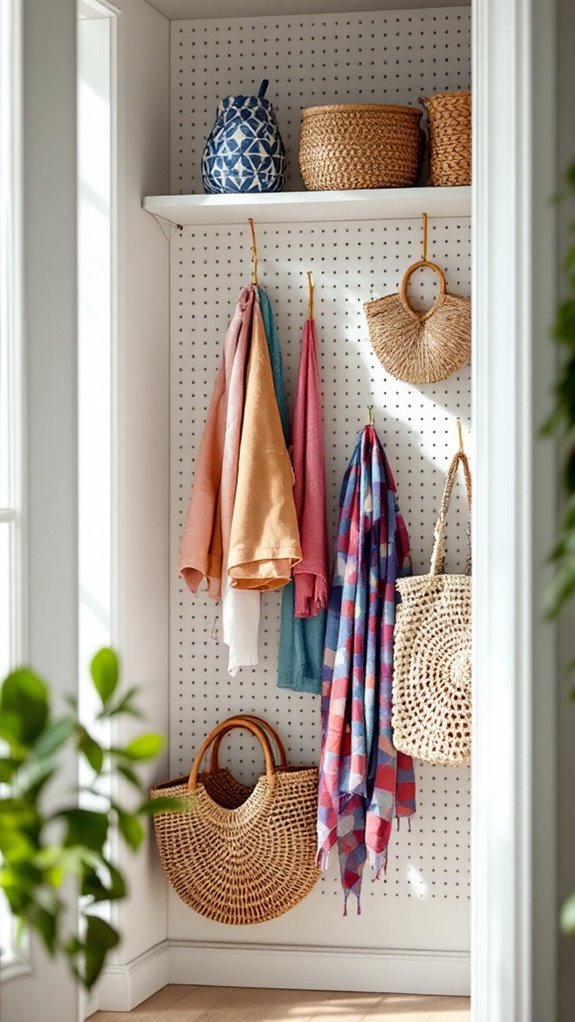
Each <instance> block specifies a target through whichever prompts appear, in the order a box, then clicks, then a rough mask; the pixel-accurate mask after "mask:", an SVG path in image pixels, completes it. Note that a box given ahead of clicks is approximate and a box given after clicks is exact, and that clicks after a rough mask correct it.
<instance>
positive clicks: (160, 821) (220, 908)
mask: <svg viewBox="0 0 575 1022" xmlns="http://www.w3.org/2000/svg"><path fill="white" fill-rule="evenodd" d="M235 728H246V729H247V730H248V731H251V732H252V734H254V735H255V736H256V738H257V739H258V741H259V742H260V745H261V747H262V750H263V753H264V758H265V764H266V769H265V773H264V774H262V776H261V777H260V778H259V779H258V781H257V783H256V785H255V787H253V788H252V787H248V786H247V785H244V784H240V783H239V781H237V780H235V778H234V777H233V776H232V774H231V773H230V772H229V770H226V769H222V768H221V767H220V766H219V763H218V750H219V746H220V742H221V740H222V738H223V737H224V736H225V735H226V734H227V733H228V732H229V731H232V730H234V729H235ZM268 734H271V736H272V737H273V739H274V741H275V744H276V746H277V748H278V753H279V756H278V759H279V765H276V763H275V761H274V754H273V751H272V746H271V744H270V740H269V738H268ZM210 747H211V749H212V753H211V762H210V766H209V768H208V769H207V770H204V771H203V772H202V773H200V768H201V765H202V761H203V759H204V756H205V755H206V753H207V752H208V750H209V749H210ZM317 785H318V772H317V768H315V767H289V766H287V760H286V755H285V750H284V747H283V745H282V743H281V740H280V738H279V736H278V735H277V734H276V732H275V731H274V730H273V728H271V727H270V726H269V724H266V723H265V722H264V721H262V720H260V719H259V718H257V717H251V716H247V715H245V716H238V717H230V719H229V720H226V721H224V722H223V723H221V724H219V725H218V726H217V727H216V728H214V730H213V731H212V732H211V734H209V735H208V737H207V738H206V739H205V741H204V742H203V744H202V746H201V748H200V749H199V751H198V754H197V756H196V758H195V760H194V763H193V766H192V770H191V773H190V776H189V778H188V777H179V778H177V779H175V780H172V781H167V782H166V783H165V784H159V785H157V786H156V787H154V788H152V791H151V796H152V798H154V797H158V796H160V795H177V796H185V795H186V794H189V795H191V796H192V801H191V803H190V809H189V811H184V812H181V813H159V814H158V815H157V816H155V817H154V827H155V831H156V840H157V843H158V849H159V852H160V859H161V862H162V866H163V868H164V871H165V873H166V876H167V877H168V880H169V881H170V884H171V885H172V887H173V888H174V890H175V891H176V892H177V893H178V894H179V896H180V898H181V899H182V901H184V902H185V903H186V904H187V905H189V906H190V908H193V909H194V911H196V912H199V914H200V915H202V916H206V917H207V918H208V919H213V920H215V921H216V922H220V923H232V924H237V925H246V924H248V923H263V922H266V921H267V920H269V919H275V918H277V916H281V915H283V914H284V912H288V911H289V909H291V908H293V907H294V906H295V905H297V904H298V902H300V901H301V900H302V898H305V896H306V894H309V892H310V891H311V889H312V887H313V886H314V884H315V883H316V881H317V879H318V877H319V872H318V868H317V866H316V861H315V858H316V815H317Z"/></svg>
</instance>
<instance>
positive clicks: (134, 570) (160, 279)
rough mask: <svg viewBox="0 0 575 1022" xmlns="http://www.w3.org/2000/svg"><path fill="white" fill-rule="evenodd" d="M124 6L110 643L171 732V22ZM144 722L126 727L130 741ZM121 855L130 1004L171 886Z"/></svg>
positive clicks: (160, 772)
mask: <svg viewBox="0 0 575 1022" xmlns="http://www.w3.org/2000/svg"><path fill="white" fill-rule="evenodd" d="M117 6H118V7H119V8H120V10H121V13H120V15H119V16H118V18H117V19H116V29H117V69H118V71H117V109H118V121H117V167H118V196H117V203H118V252H117V310H118V336H117V345H116V347H117V353H116V374H117V390H116V394H115V397H114V400H115V407H116V410H117V412H116V416H117V417H116V423H115V432H116V458H117V460H116V466H115V497H113V499H114V500H115V514H116V522H117V525H116V536H115V542H114V554H113V557H114V574H115V584H114V591H115V600H116V606H115V614H114V617H115V629H114V642H115V645H116V646H117V648H118V649H119V652H120V655H121V659H122V669H123V677H124V680H125V682H126V683H129V684H130V685H134V684H135V685H138V686H139V687H140V688H141V698H140V705H141V706H142V708H143V709H144V710H145V713H146V718H147V719H146V723H145V728H146V729H149V730H156V731H160V732H162V733H164V734H166V735H167V730H168V728H167V721H168V528H169V511H168V499H169V423H168V411H169V306H168V302H169V286H168V285H169V281H168V246H167V241H166V240H165V238H164V236H163V234H162V231H161V229H160V227H159V226H158V224H157V223H156V222H155V221H154V220H153V219H152V217H151V216H149V215H148V214H146V213H144V212H143V211H142V208H141V201H142V196H143V195H146V194H154V193H162V192H167V191H168V190H169V22H168V21H167V19H166V18H164V17H163V16H162V15H161V14H159V13H158V12H157V11H155V10H153V9H152V8H151V7H150V6H149V5H148V4H147V3H145V2H144V0H120V2H119V3H118V4H117ZM141 726H142V725H141V723H135V724H129V725H124V730H123V732H122V735H121V737H122V739H126V738H128V737H129V734H131V732H132V731H133V730H141ZM155 771H156V772H155V774H154V777H152V776H151V775H149V776H148V780H149V781H150V782H151V781H152V780H155V779H156V778H162V779H164V778H165V776H166V773H167V757H166V758H164V760H163V762H161V763H159V764H158V765H157V767H156V768H155ZM118 858H119V864H120V866H121V868H123V869H124V870H125V871H126V874H127V876H128V878H129V883H130V890H131V894H132V896H131V898H130V900H129V901H128V902H127V903H125V904H123V905H122V906H120V907H119V910H118V916H117V922H118V925H119V928H120V930H121V932H122V934H123V935H124V940H123V943H122V945H121V947H120V949H119V952H118V954H117V956H116V964H115V966H114V967H113V968H112V970H111V971H110V972H109V973H108V975H107V978H106V980H105V981H104V983H103V987H102V991H101V998H100V1003H101V1007H107V1006H110V1007H114V1008H118V1009H121V1008H123V1007H128V1004H127V1003H126V1002H125V998H129V999H131V1000H133V998H131V997H130V994H129V988H130V984H131V982H132V981H131V979H130V977H131V976H132V973H133V971H134V959H137V958H138V956H140V955H142V954H143V953H145V952H147V951H149V949H150V948H152V947H154V946H155V945H157V944H159V943H161V941H163V940H164V939H165V938H166V936H167V889H166V883H165V880H164V878H163V876H162V875H161V873H160V869H159V865H158V860H157V855H156V851H155V848H154V847H153V838H152V836H151V832H150V836H149V840H148V841H147V842H146V844H145V846H144V848H143V849H142V850H141V851H140V853H139V855H138V856H137V857H134V856H132V854H131V853H130V852H129V851H128V850H126V849H123V848H122V849H119V850H118ZM128 963H132V965H131V966H129V965H128ZM126 966H127V967H126ZM160 985H162V984H161V983H160ZM140 993H141V994H142V995H143V996H145V995H146V994H147V991H146V990H145V989H144V990H143V991H140ZM110 998H111V999H112V1001H113V1003H111V1001H110Z"/></svg>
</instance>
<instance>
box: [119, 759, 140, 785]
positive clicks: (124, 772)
mask: <svg viewBox="0 0 575 1022" xmlns="http://www.w3.org/2000/svg"><path fill="white" fill-rule="evenodd" d="M116 770H117V772H118V773H119V774H121V776H122V777H125V779H126V780H127V781H129V783H130V784H131V785H132V787H133V788H136V789H137V790H138V791H143V790H144V786H143V784H142V782H141V780H140V778H139V777H138V775H137V774H136V772H135V771H134V770H132V768H131V767H129V766H126V764H125V763H118V764H117V766H116Z"/></svg>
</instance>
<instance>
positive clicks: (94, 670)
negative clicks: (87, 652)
mask: <svg viewBox="0 0 575 1022" xmlns="http://www.w3.org/2000/svg"><path fill="white" fill-rule="evenodd" d="M90 673H91V675H92V680H93V682H94V687H95V689H96V691H97V693H98V695H99V696H100V699H101V700H102V703H104V704H105V703H107V702H108V700H109V699H110V698H111V696H112V695H113V694H114V692H115V691H116V686H117V684H118V678H119V675H120V669H119V663H118V657H117V656H116V654H115V653H114V650H113V649H108V648H107V647H104V648H103V649H100V650H98V652H97V653H96V655H95V657H94V658H93V660H92V663H91V664H90Z"/></svg>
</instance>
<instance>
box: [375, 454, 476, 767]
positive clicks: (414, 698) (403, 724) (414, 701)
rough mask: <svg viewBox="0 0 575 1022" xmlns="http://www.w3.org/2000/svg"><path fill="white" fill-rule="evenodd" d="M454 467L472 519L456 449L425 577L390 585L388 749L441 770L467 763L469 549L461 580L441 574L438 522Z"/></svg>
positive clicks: (468, 482) (466, 469) (443, 513)
mask: <svg viewBox="0 0 575 1022" xmlns="http://www.w3.org/2000/svg"><path fill="white" fill-rule="evenodd" d="M460 464H461V466H462V468H463V473H464V476H465V486H466V491H467V502H468V506H469V512H470V513H471V473H470V471H469V463H468V461H467V456H466V455H465V453H464V452H463V450H459V451H458V452H457V454H456V455H455V457H454V459H453V461H452V462H451V465H450V468H449V471H448V473H447V479H446V482H445V489H444V491H443V498H442V501H441V510H440V513H439V518H438V519H437V524H436V526H435V540H434V544H433V553H432V555H431V567H430V572H429V575H414V576H412V577H411V578H402V579H399V580H398V582H397V588H398V590H399V593H400V595H401V603H400V604H399V606H398V608H397V613H396V619H395V631H394V647H393V712H392V718H391V723H392V728H393V743H394V745H395V748H396V749H398V750H399V751H400V752H405V753H407V754H408V755H410V756H415V757H417V758H418V759H422V760H425V761H426V762H428V763H438V764H441V765H443V766H460V765H462V764H467V763H469V761H470V758H471V543H470V545H469V555H468V563H467V574H465V575H445V574H444V561H445V549H444V535H445V522H446V518H447V511H448V507H449V500H450V497H451V491H452V489H453V484H454V482H455V478H456V475H457V469H458V467H459V465H460Z"/></svg>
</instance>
